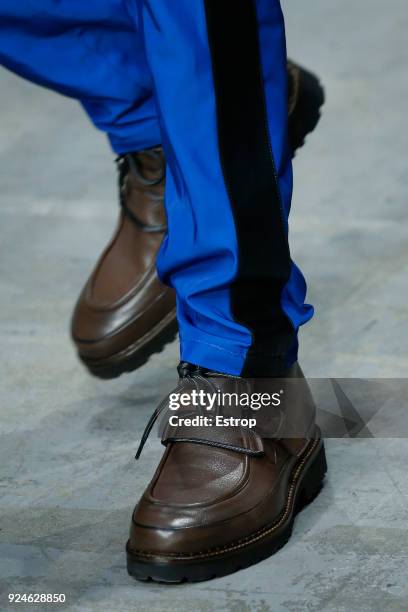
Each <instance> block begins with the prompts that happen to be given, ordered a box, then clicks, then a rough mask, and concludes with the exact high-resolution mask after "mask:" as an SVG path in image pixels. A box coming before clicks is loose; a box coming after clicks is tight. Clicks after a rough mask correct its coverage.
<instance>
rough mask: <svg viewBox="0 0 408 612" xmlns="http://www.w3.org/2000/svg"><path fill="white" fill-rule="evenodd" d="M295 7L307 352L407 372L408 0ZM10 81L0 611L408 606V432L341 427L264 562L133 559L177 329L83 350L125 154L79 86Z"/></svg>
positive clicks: (3, 176)
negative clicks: (81, 339)
mask: <svg viewBox="0 0 408 612" xmlns="http://www.w3.org/2000/svg"><path fill="white" fill-rule="evenodd" d="M284 9H285V13H286V17H287V35H288V48H289V52H290V54H291V55H292V56H293V57H294V58H296V59H298V60H299V61H301V62H303V63H304V64H305V65H306V66H308V67H312V68H313V69H314V70H315V71H317V72H318V74H319V75H320V76H321V78H322V80H323V81H324V84H325V86H326V89H327V104H326V106H325V108H324V116H323V118H322V121H321V124H320V126H319V129H318V131H317V132H316V133H315V134H313V136H311V137H310V138H309V139H308V141H307V146H306V147H305V148H304V149H303V150H302V151H301V152H300V153H299V154H298V156H297V158H296V160H295V175H296V188H295V195H294V202H293V214H292V222H291V244H292V251H293V256H294V258H295V259H296V260H297V262H298V263H299V264H300V265H301V267H302V269H303V270H304V272H305V274H306V276H307V278H308V282H309V287H310V288H309V295H308V297H309V300H310V301H311V302H312V303H313V304H314V305H315V307H316V317H315V319H314V320H313V322H312V323H311V324H310V325H308V326H307V328H305V329H304V330H303V331H302V333H301V362H302V364H303V367H304V369H305V372H306V374H308V375H309V376H320V377H326V376H331V377H377V378H381V377H402V378H403V377H407V373H408V353H407V346H408V331H407V330H408V308H407V297H408V288H407V283H406V279H407V273H408V240H407V238H408V231H407V222H408V201H407V200H408V198H407V192H408V190H407V187H408V174H407V171H406V159H407V148H408V147H407V145H408V141H407V129H406V117H407V111H406V107H407V100H408V79H407V74H406V66H407V60H408V57H407V45H406V32H407V30H408V11H407V4H406V0H390V1H389V2H386V3H385V2H384V1H383V0H359V1H358V2H355V1H354V0H343V1H342V2H334V1H333V0H331V1H329V2H328V1H327V0H314V1H313V0H312V1H311V2H310V1H309V2H305V1H304V0H291V1H290V2H289V0H285V2H284ZM0 91H1V95H0V224H1V232H0V240H1V251H0V296H1V317H0V345H1V350H0V378H1V395H0V402H1V414H0V418H1V422H0V428H1V429H0V491H1V496H0V529H1V531H0V580H1V594H0V609H8V605H7V594H8V593H14V592H20V593H22V592H26V593H34V592H52V593H60V592H61V593H65V594H66V597H67V604H66V605H65V606H58V607H60V608H63V607H64V608H65V609H69V610H78V611H88V610H89V611H91V610H98V611H99V610H100V611H105V610H106V611H111V610H112V611H126V612H127V611H130V610H137V611H139V610H140V611H143V610H149V612H156V611H165V610H168V609H172V610H177V611H192V610H194V611H196V612H198V611H203V612H204V611H216V610H217V611H218V610H228V611H234V612H247V611H250V610H255V611H257V612H266V611H269V610H272V611H274V612H279V611H281V610H288V611H291V612H297V611H300V610H310V611H317V610H319V611H320V610H322V611H325V612H326V611H327V612H329V611H330V612H334V611H336V612H352V611H357V610H358V611H363V612H365V611H367V612H376V611H377V610H378V611H380V610H381V611H382V610H387V611H390V612H391V611H392V612H396V611H402V610H405V611H406V610H408V528H407V525H408V494H407V490H408V487H407V485H408V477H407V469H406V466H407V451H408V445H407V441H406V439H403V438H400V439H364V440H351V439H348V440H347V439H338V440H329V441H328V443H327V450H328V458H329V462H330V472H329V475H328V478H327V482H326V486H325V487H324V490H323V491H322V493H321V495H320V496H319V498H318V499H317V500H316V501H315V503H314V504H313V505H312V506H310V507H308V508H307V509H306V510H305V511H304V512H303V513H302V514H301V515H300V516H299V518H298V520H297V523H296V527H295V530H294V534H293V538H292V540H291V541H290V543H289V544H288V545H287V546H286V547H285V548H284V549H283V550H282V551H281V552H279V553H278V554H277V555H275V556H274V557H273V558H271V559H269V560H267V561H264V562H262V563H261V564H259V565H257V566H255V567H253V568H252V569H250V570H247V571H243V572H240V573H238V574H235V575H233V576H230V577H226V578H222V579H218V580H214V581H212V582H209V583H202V584H197V585H181V586H175V587H163V586H161V585H154V584H139V583H136V582H134V581H133V580H132V579H131V578H129V577H128V576H127V574H126V571H125V557H124V550H123V547H124V543H125V541H126V537H127V530H128V525H129V519H130V514H131V510H132V507H133V505H134V503H135V501H136V500H137V499H138V497H139V496H140V494H141V493H142V491H143V489H144V487H145V485H146V484H147V482H148V480H149V477H150V475H151V474H152V472H153V469H154V466H155V464H156V462H157V460H158V458H159V456H160V454H161V452H162V451H161V447H160V445H159V442H158V440H157V439H155V438H154V436H152V437H151V439H150V441H149V444H148V446H147V448H146V452H145V453H144V455H143V457H142V459H141V461H140V462H139V463H138V464H135V462H134V460H133V455H134V452H135V449H136V445H137V441H138V439H139V436H140V433H141V431H142V430H143V428H144V425H145V422H146V420H147V418H148V416H149V415H150V413H151V411H152V410H153V408H154V407H155V406H156V404H157V402H158V400H159V399H160V398H161V396H162V395H163V394H165V393H166V391H168V390H169V389H170V387H171V385H172V384H173V382H174V380H175V366H176V364H177V346H176V345H172V346H170V347H168V348H167V349H166V350H165V351H164V352H163V353H162V354H160V355H158V356H155V357H154V358H153V359H152V360H151V361H150V363H149V364H148V365H147V366H145V367H143V368H142V369H141V370H140V371H139V372H137V373H135V374H133V375H128V376H125V377H121V378H120V379H118V380H115V381H113V382H101V381H97V380H94V379H92V378H90V377H89V376H88V375H87V374H86V372H85V371H84V370H83V369H82V368H81V367H80V365H79V364H78V362H77V360H76V357H75V355H74V352H73V350H72V346H71V344H70V340H69V335H68V322H69V318H70V313H71V309H72V306H73V304H74V301H75V298H76V296H77V294H78V292H79V290H80V288H81V286H82V284H83V282H84V281H85V279H86V277H87V275H88V273H89V271H90V269H91V267H92V266H93V263H94V261H95V259H96V257H97V255H98V254H99V252H100V250H101V248H102V246H103V245H104V244H105V242H106V240H107V238H108V237H109V235H110V233H111V231H112V227H113V224H114V220H115V217H116V214H117V207H116V199H117V194H116V185H115V174H114V167H113V163H112V159H113V156H112V155H111V153H110V151H109V150H108V147H107V146H106V143H105V139H104V137H103V136H102V135H101V134H98V133H96V131H94V130H93V129H92V128H91V126H90V125H89V123H88V121H87V119H86V117H85V116H84V115H83V113H82V111H81V109H80V108H79V106H78V105H77V104H76V103H75V102H73V101H70V100H67V99H64V98H62V97H59V96H56V95H54V94H52V93H49V92H47V91H45V90H41V89H39V88H35V87H34V86H32V85H30V84H28V83H25V82H23V81H22V80H19V79H17V78H16V77H14V76H13V75H11V74H9V73H7V72H5V71H1V72H0ZM32 608H33V606H31V609H32ZM35 608H36V609H41V606H39V605H37V606H36V607H35ZM10 609H25V606H23V605H21V604H20V605H19V606H17V605H15V606H14V607H11V608H10Z"/></svg>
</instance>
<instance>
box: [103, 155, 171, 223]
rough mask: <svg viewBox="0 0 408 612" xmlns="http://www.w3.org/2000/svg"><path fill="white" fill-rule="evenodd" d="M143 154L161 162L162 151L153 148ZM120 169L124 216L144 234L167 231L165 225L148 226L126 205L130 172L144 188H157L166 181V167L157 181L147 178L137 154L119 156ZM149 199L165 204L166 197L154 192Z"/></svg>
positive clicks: (120, 194) (151, 192) (120, 200)
mask: <svg viewBox="0 0 408 612" xmlns="http://www.w3.org/2000/svg"><path fill="white" fill-rule="evenodd" d="M143 153H144V154H145V155H147V156H150V157H152V158H153V159H155V160H156V161H157V160H160V159H161V158H160V149H159V148H153V149H148V150H146V151H143ZM115 162H116V164H117V167H118V175H119V204H120V206H121V208H122V210H123V212H124V214H125V215H126V216H127V217H129V219H131V221H133V223H135V224H136V225H137V226H138V227H139V228H140V229H141V230H142V231H143V232H148V233H156V232H164V231H166V229H167V226H166V225H165V224H163V225H148V224H147V223H145V222H144V221H142V220H141V219H139V217H138V216H137V215H136V214H135V213H134V212H133V211H132V210H131V209H130V208H129V207H128V206H127V203H126V187H127V180H128V177H129V172H132V174H133V176H134V177H135V179H136V181H137V182H138V183H139V184H141V185H143V186H144V187H155V186H157V185H160V183H161V182H162V181H164V179H165V174H166V171H165V167H164V165H163V170H162V172H161V174H160V176H159V177H157V178H155V179H149V178H146V177H145V176H144V175H143V167H142V164H141V161H140V159H139V157H138V155H137V154H126V155H119V156H118V157H117V158H116V160H115ZM149 198H150V199H151V200H152V201H153V202H154V203H163V201H164V197H163V196H162V195H160V194H157V193H154V191H150V192H149Z"/></svg>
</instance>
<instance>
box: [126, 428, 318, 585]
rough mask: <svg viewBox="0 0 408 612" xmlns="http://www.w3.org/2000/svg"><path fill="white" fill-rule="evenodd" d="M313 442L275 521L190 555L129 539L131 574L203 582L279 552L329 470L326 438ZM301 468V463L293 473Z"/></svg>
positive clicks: (168, 580) (159, 579) (145, 579)
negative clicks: (153, 549) (143, 548)
mask: <svg viewBox="0 0 408 612" xmlns="http://www.w3.org/2000/svg"><path fill="white" fill-rule="evenodd" d="M311 445H312V451H310V448H309V451H306V452H305V455H306V457H307V456H308V459H307V460H305V459H303V461H305V465H304V468H303V470H302V472H301V473H300V476H299V477H298V481H297V483H296V484H295V485H294V487H295V488H294V492H293V494H292V497H291V488H289V493H288V500H287V505H286V508H285V510H284V511H283V513H282V515H281V516H280V517H279V518H278V519H276V520H275V521H274V523H272V524H271V525H268V526H266V527H264V528H263V529H262V530H258V531H257V532H256V533H254V534H252V536H248V537H247V538H245V540H241V541H239V542H236V543H235V544H232V545H230V546H228V547H225V548H224V549H223V550H221V551H218V550H217V549H214V551H212V552H207V553H203V554H200V555H196V556H194V555H191V556H190V557H189V558H187V557H186V556H181V555H180V556H179V557H176V556H172V557H167V558H166V555H164V554H163V556H159V555H157V553H156V555H153V554H149V553H145V554H143V553H141V552H140V551H139V552H135V551H132V550H131V549H130V546H129V542H128V543H127V546H126V553H127V571H128V573H129V575H130V576H132V577H133V578H135V579H136V580H139V581H142V582H148V581H153V582H158V583H164V584H180V583H183V582H202V581H205V580H211V579H213V578H220V577H222V576H227V575H229V574H232V573H234V572H236V571H239V570H241V569H245V568H248V567H251V566H252V565H255V564H256V563H259V562H260V561H263V560H264V559H267V558H268V557H270V556H272V555H273V554H275V553H277V552H278V551H279V550H280V549H281V548H282V547H283V546H284V545H285V544H286V543H287V542H288V541H289V539H290V537H291V535H292V530H293V525H294V521H295V517H296V515H297V514H298V513H299V512H300V511H301V510H302V509H303V508H305V506H307V505H308V504H310V503H311V502H312V501H313V500H314V499H315V498H316V497H317V495H318V494H319V492H320V490H321V488H322V485H323V479H324V477H325V474H326V471H327V463H326V456H325V450H324V444H323V441H322V440H315V441H313V442H311ZM308 453H309V454H308ZM299 461H301V460H299ZM298 470H299V464H298V466H297V467H295V469H294V472H293V474H296V472H297V471H298ZM293 482H295V481H293ZM286 515H287V516H286ZM285 516H286V518H285ZM283 519H285V520H283ZM274 530H277V535H276V534H275V535H274Z"/></svg>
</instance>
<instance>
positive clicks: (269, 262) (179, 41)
mask: <svg viewBox="0 0 408 612" xmlns="http://www.w3.org/2000/svg"><path fill="white" fill-rule="evenodd" d="M138 9H139V18H140V23H141V28H142V31H143V38H144V44H145V52H146V58H147V62H148V65H149V68H150V70H151V72H152V76H153V80H154V87H155V93H156V97H157V100H156V101H157V106H158V108H159V121H160V124H161V131H162V143H163V146H164V149H165V154H166V159H167V162H168V172H167V187H166V208H167V216H168V228H169V229H168V235H167V237H166V238H165V240H164V243H163V246H162V249H161V253H160V256H159V260H158V268H159V273H160V275H161V277H162V278H163V280H164V281H165V282H167V283H168V284H170V285H172V286H173V287H174V288H175V289H176V292H177V302H178V320H179V328H180V340H181V358H182V359H183V360H186V361H190V362H192V363H196V364H199V365H202V366H205V367H209V368H214V369H217V370H220V371H223V372H228V373H231V374H244V375H246V376H252V375H258V376H259V375H262V376H269V375H281V374H282V370H283V369H284V368H285V367H286V366H287V365H290V364H291V363H292V362H293V361H294V360H295V359H296V353H297V331H298V328H299V326H300V325H301V324H303V323H305V322H306V321H307V320H308V319H310V318H311V316H312V313H313V309H312V307H311V306H309V305H307V304H305V303H304V299H305V294H306V285H305V281H304V278H303V276H302V274H301V272H300V271H299V269H298V268H297V267H296V266H295V264H294V263H293V262H292V261H291V257H290V252H289V246H288V224H287V221H288V215H289V209H290V201H291V195H292V170H291V162H290V156H289V154H288V146H287V94H286V48H285V35H284V22H283V17H282V12H281V8H280V4H279V0H239V2H237V1H236V0H222V1H220V0H177V3H174V0H160V2H158V1H157V0H138Z"/></svg>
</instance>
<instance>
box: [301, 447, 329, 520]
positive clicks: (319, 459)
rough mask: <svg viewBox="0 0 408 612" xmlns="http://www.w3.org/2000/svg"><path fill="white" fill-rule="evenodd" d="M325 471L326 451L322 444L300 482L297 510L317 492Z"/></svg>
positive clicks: (312, 498) (313, 497)
mask: <svg viewBox="0 0 408 612" xmlns="http://www.w3.org/2000/svg"><path fill="white" fill-rule="evenodd" d="M326 472H327V461H326V452H325V450H324V445H323V444H322V446H321V448H320V450H319V453H318V455H317V456H316V458H315V459H314V461H313V464H312V465H311V466H310V467H309V469H308V471H307V474H306V476H305V478H304V480H303V482H302V485H301V488H300V491H299V495H298V502H297V506H298V512H299V511H300V510H301V509H302V508H304V506H306V505H307V504H310V502H312V501H313V500H314V499H315V497H316V496H317V495H318V494H319V492H320V489H321V488H322V485H323V479H324V477H325V474H326Z"/></svg>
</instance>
